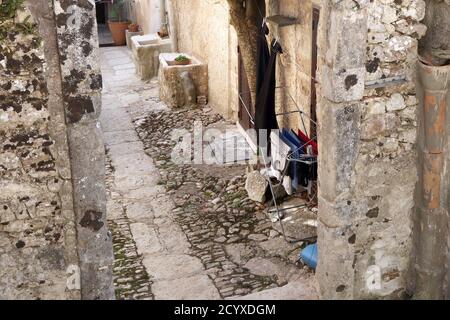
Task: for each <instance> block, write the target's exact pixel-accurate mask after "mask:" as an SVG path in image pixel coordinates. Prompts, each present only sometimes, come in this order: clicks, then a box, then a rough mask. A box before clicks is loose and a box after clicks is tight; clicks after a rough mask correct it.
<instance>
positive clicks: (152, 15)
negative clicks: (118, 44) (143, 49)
mask: <svg viewBox="0 0 450 320" xmlns="http://www.w3.org/2000/svg"><path fill="white" fill-rule="evenodd" d="M159 5H160V0H135V1H134V12H132V13H130V16H131V17H134V16H136V21H137V23H138V24H139V25H140V26H141V28H142V30H143V31H144V33H145V34H148V33H156V32H158V31H159V28H160V26H161V21H160V13H159V10H160V8H159Z"/></svg>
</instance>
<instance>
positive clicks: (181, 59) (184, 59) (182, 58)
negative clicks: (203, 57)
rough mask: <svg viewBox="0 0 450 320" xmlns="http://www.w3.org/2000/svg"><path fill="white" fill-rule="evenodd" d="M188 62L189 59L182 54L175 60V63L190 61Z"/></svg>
mask: <svg viewBox="0 0 450 320" xmlns="http://www.w3.org/2000/svg"><path fill="white" fill-rule="evenodd" d="M188 60H189V58H188V57H186V56H185V55H183V54H180V55H179V56H178V57H176V58H175V61H188Z"/></svg>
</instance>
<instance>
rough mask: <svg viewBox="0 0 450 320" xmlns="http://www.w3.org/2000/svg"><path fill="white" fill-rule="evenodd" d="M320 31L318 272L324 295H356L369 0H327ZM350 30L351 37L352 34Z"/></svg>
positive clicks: (332, 297) (334, 296)
mask: <svg viewBox="0 0 450 320" xmlns="http://www.w3.org/2000/svg"><path fill="white" fill-rule="evenodd" d="M322 3H323V6H322V19H321V26H320V35H319V54H320V58H319V59H320V62H319V73H320V75H321V79H320V88H319V95H318V96H319V104H318V119H319V124H320V126H319V132H318V142H319V145H320V148H321V150H326V152H321V154H320V156H319V164H318V166H319V226H318V231H319V232H318V252H319V257H318V263H319V264H318V267H317V272H316V276H317V279H318V282H319V286H320V294H321V296H322V298H325V299H335V298H339V299H352V298H353V296H354V294H353V290H354V282H355V279H354V277H355V271H354V265H353V264H354V255H355V253H354V247H353V245H352V244H353V243H354V230H353V228H354V225H353V222H354V221H355V219H356V218H357V214H358V213H359V212H360V211H361V210H359V207H358V206H359V203H358V201H357V199H355V198H354V195H353V189H354V187H355V181H354V180H355V179H354V174H355V172H354V165H355V163H356V159H357V156H358V145H359V141H360V100H361V98H362V97H363V94H364V79H365V56H366V43H367V13H366V10H365V9H364V5H365V3H366V1H336V0H333V1H328V0H326V1H323V2H322ZM350 35H351V36H350Z"/></svg>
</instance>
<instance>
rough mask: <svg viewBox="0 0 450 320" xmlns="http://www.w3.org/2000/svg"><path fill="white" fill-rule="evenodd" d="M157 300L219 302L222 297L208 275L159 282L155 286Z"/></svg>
mask: <svg viewBox="0 0 450 320" xmlns="http://www.w3.org/2000/svg"><path fill="white" fill-rule="evenodd" d="M153 292H154V294H155V298H156V299H161V300H217V299H221V296H220V294H219V292H218V291H217V289H216V288H215V287H214V285H213V283H212V282H211V279H209V277H208V276H207V275H195V276H192V277H188V278H181V279H174V280H168V281H157V282H155V283H154V284H153Z"/></svg>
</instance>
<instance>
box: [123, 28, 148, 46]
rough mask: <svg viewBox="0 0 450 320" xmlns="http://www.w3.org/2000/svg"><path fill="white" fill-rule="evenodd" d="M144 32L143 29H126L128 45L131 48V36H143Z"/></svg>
mask: <svg viewBox="0 0 450 320" xmlns="http://www.w3.org/2000/svg"><path fill="white" fill-rule="evenodd" d="M143 34H144V32H143V31H137V32H131V31H130V30H127V31H125V35H126V38H127V47H128V49H130V50H131V44H132V43H131V38H132V37H134V36H142V35H143Z"/></svg>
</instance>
